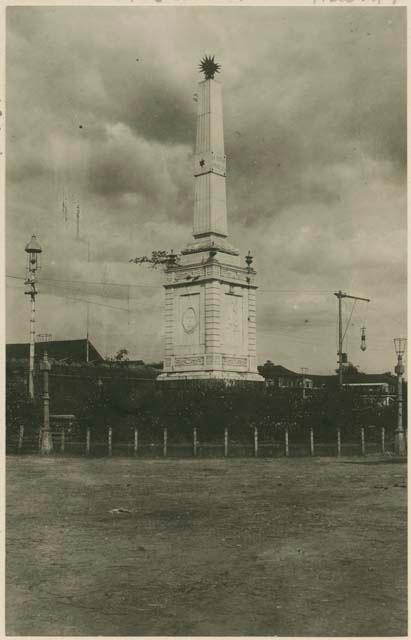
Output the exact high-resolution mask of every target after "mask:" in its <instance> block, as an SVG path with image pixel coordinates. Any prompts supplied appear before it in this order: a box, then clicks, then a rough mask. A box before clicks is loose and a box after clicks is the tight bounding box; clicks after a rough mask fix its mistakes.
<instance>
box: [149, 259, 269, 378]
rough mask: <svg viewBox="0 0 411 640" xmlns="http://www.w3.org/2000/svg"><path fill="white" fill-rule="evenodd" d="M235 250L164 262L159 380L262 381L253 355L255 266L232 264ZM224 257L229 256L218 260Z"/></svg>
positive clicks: (254, 348)
mask: <svg viewBox="0 0 411 640" xmlns="http://www.w3.org/2000/svg"><path fill="white" fill-rule="evenodd" d="M235 253H236V252H235V250H233V251H232V253H231V254H222V253H219V252H216V251H215V250H214V249H211V250H210V251H209V252H208V253H205V252H204V251H200V252H197V253H196V254H194V255H193V254H192V253H191V251H189V252H188V253H185V254H183V262H185V263H186V264H180V265H169V267H168V269H167V272H166V274H167V275H166V277H167V282H166V283H165V284H164V287H165V289H166V307H165V357H164V372H163V373H162V374H161V375H160V376H159V378H158V380H171V379H172V380H187V379H191V380H210V379H218V380H221V379H226V380H230V381H235V380H237V381H252V382H262V381H263V378H262V376H260V375H259V374H258V371H257V358H256V324H255V320H256V308H255V304H256V302H255V291H256V288H257V287H256V285H255V284H254V278H255V271H254V270H253V269H252V268H251V267H249V266H247V267H240V266H238V265H235V264H233V263H234V262H238V261H239V258H238V255H235ZM225 257H227V258H230V260H229V261H228V260H227V262H223V260H224V258H225ZM230 263H231V264H230Z"/></svg>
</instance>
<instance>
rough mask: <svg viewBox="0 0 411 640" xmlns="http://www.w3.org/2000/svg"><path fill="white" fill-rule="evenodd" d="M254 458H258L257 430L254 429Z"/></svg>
mask: <svg viewBox="0 0 411 640" xmlns="http://www.w3.org/2000/svg"><path fill="white" fill-rule="evenodd" d="M254 456H255V457H256V458H257V456H258V428H257V427H254Z"/></svg>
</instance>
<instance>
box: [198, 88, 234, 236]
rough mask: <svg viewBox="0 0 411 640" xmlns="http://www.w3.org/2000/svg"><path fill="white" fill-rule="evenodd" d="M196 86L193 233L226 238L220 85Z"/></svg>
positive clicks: (224, 165) (224, 166)
mask: <svg viewBox="0 0 411 640" xmlns="http://www.w3.org/2000/svg"><path fill="white" fill-rule="evenodd" d="M198 86H199V92H198V111H197V139H196V149H195V156H194V176H195V190H194V230H193V235H194V238H201V237H207V236H210V237H211V236H213V235H217V236H220V237H221V236H222V237H227V203H226V186H225V180H226V157H225V155H224V132H223V104H222V86H221V84H220V83H219V82H217V81H216V80H214V79H209V80H203V82H200V83H199V85H198Z"/></svg>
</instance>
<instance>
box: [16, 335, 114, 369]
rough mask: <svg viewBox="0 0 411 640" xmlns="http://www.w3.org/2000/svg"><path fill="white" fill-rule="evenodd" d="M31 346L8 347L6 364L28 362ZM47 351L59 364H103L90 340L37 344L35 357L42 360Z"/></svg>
mask: <svg viewBox="0 0 411 640" xmlns="http://www.w3.org/2000/svg"><path fill="white" fill-rule="evenodd" d="M29 350H30V345H29V343H28V342H26V343H17V344H7V345H6V363H10V362H11V361H12V360H27V361H28V358H29ZM44 351H47V354H48V356H49V359H50V360H55V361H57V362H62V361H65V362H67V363H68V364H70V363H71V362H87V361H88V362H103V361H104V358H103V356H102V355H101V354H100V353H99V352H98V351H97V349H96V348H95V346H94V345H93V344H92V343H91V342H90V340H88V339H86V338H84V339H80V340H50V341H48V342H36V350H35V356H36V359H37V358H41V357H42V356H43V353H44Z"/></svg>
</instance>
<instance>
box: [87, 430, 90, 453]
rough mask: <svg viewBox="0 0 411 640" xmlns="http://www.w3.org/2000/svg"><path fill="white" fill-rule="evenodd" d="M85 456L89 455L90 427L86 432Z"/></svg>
mask: <svg viewBox="0 0 411 640" xmlns="http://www.w3.org/2000/svg"><path fill="white" fill-rule="evenodd" d="M86 455H87V456H89V455H90V427H87V430H86Z"/></svg>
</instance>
